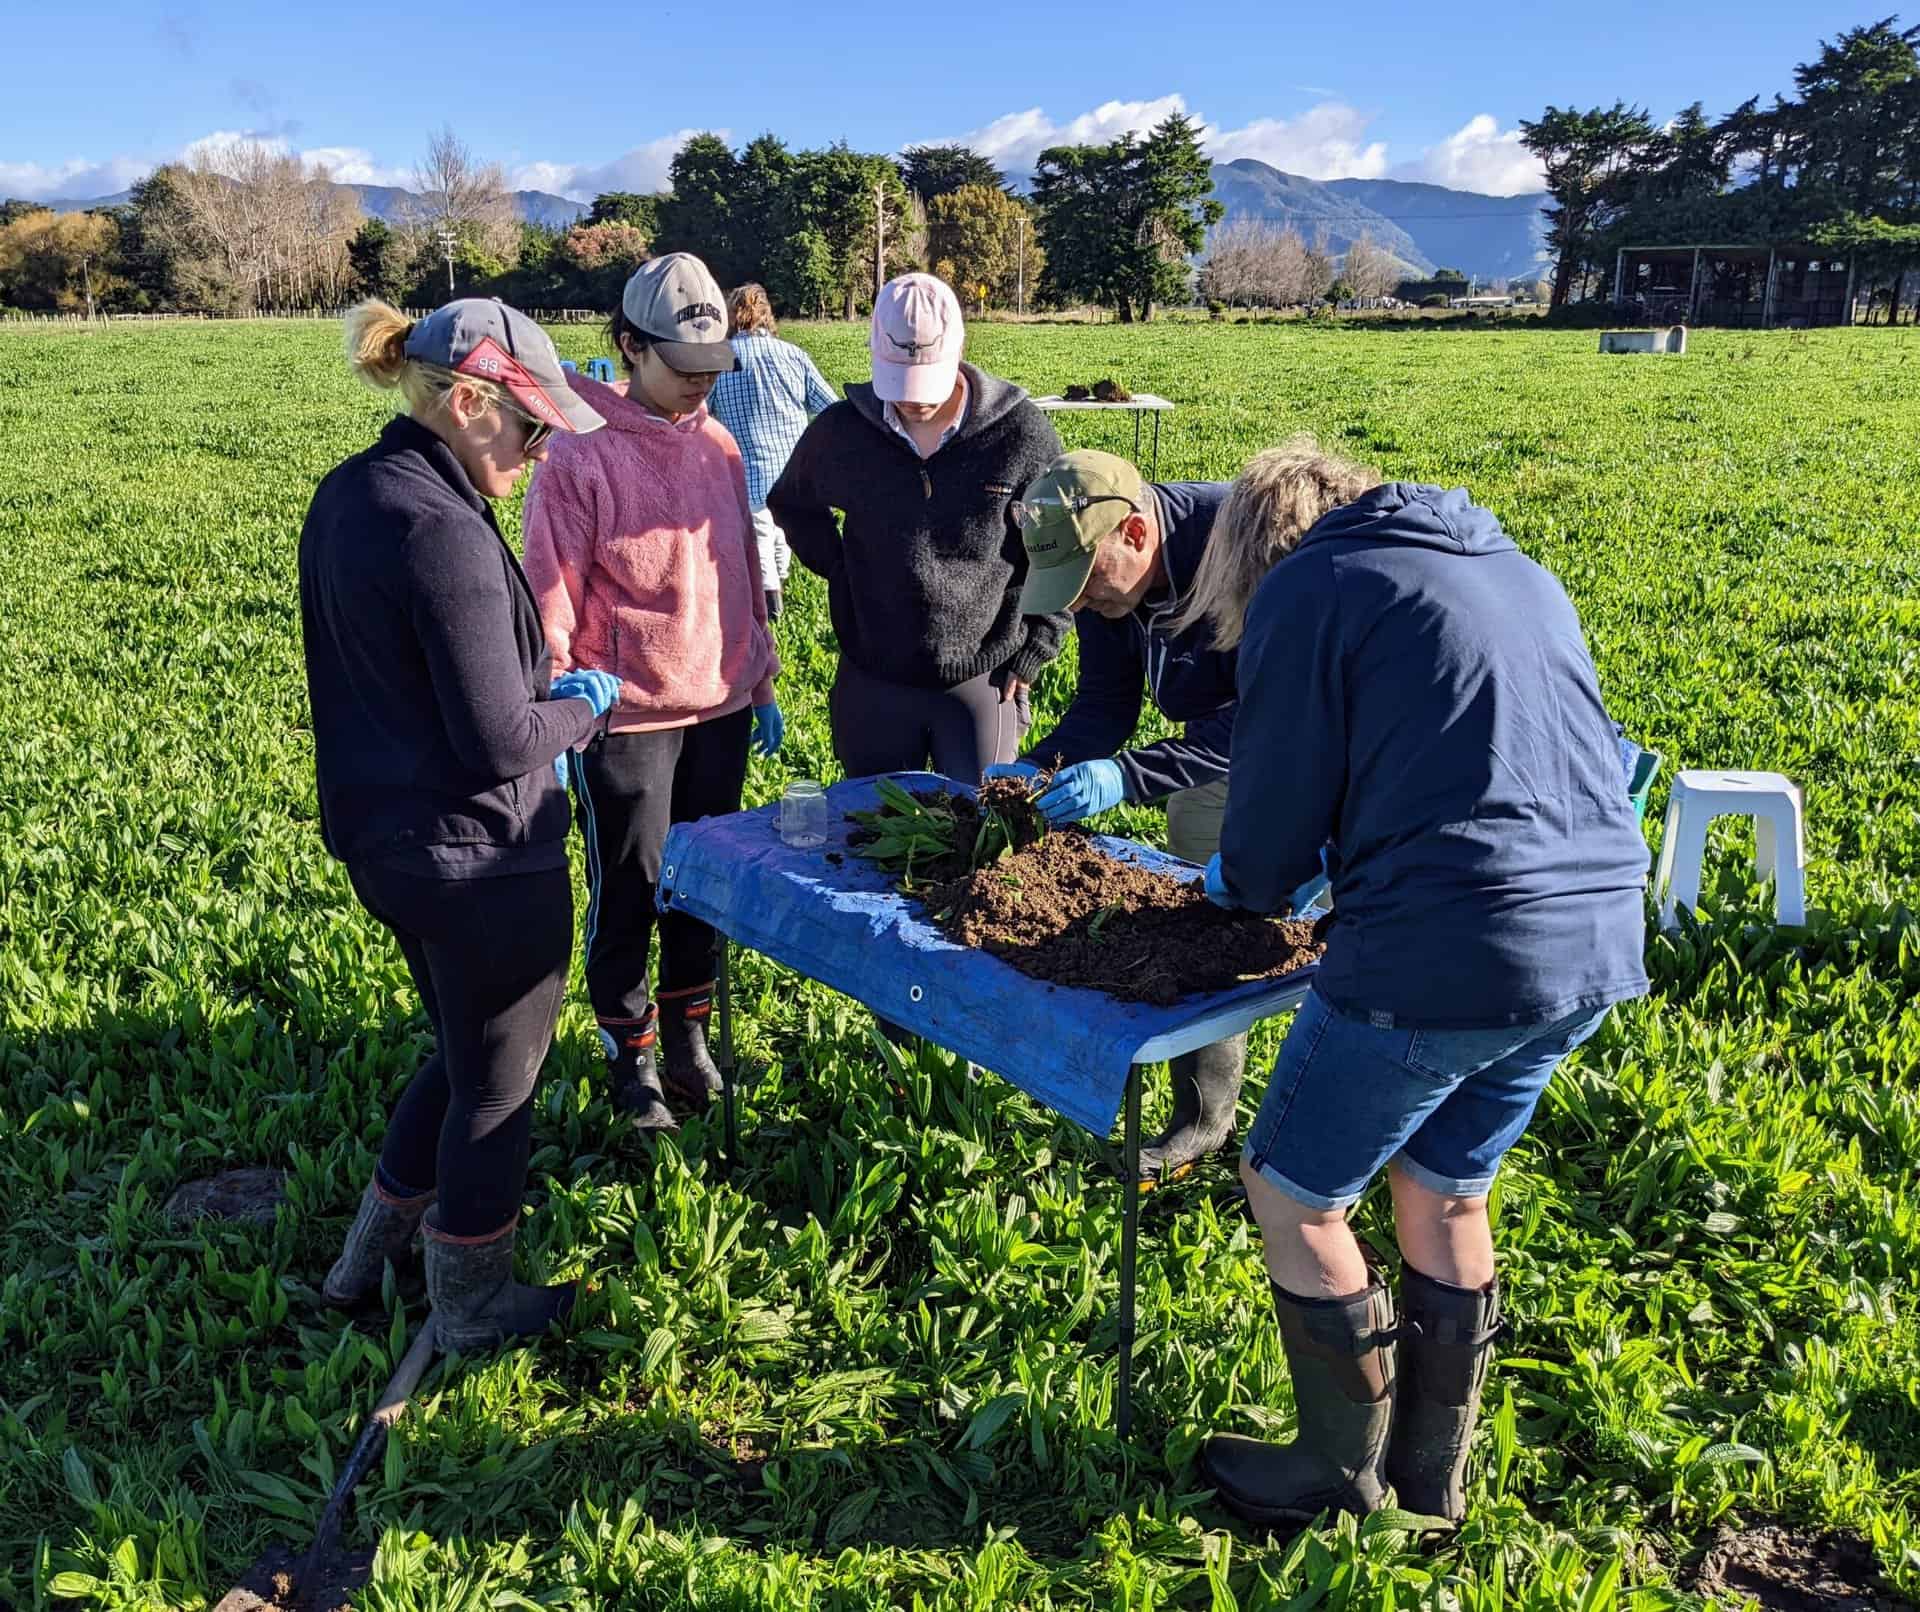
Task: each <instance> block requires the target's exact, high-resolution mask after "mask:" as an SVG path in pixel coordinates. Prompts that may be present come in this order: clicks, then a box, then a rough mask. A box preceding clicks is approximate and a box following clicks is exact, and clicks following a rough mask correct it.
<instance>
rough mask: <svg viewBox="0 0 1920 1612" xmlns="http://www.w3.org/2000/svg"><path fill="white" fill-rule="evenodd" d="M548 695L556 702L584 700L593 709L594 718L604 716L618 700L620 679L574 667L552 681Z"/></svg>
mask: <svg viewBox="0 0 1920 1612" xmlns="http://www.w3.org/2000/svg"><path fill="white" fill-rule="evenodd" d="M549 695H550V697H551V698H553V699H556V700H585V701H586V702H587V704H589V705H591V706H592V707H593V714H594V715H595V716H605V715H606V714H607V712H609V711H611V710H612V709H613V702H614V701H615V700H617V699H619V698H620V679H619V678H617V677H615V676H614V675H613V674H612V673H611V672H596V671H592V670H589V669H588V668H587V667H584V666H581V667H576V668H575V669H574V670H573V671H571V672H562V673H561V674H560V675H559V676H558V677H556V678H555V679H554V680H553V687H552V688H551V689H550V690H549Z"/></svg>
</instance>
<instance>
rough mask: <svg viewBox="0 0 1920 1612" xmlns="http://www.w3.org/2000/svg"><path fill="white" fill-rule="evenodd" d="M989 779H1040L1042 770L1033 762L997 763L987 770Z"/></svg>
mask: <svg viewBox="0 0 1920 1612" xmlns="http://www.w3.org/2000/svg"><path fill="white" fill-rule="evenodd" d="M986 776H987V777H989V778H1038V777H1039V776H1040V769H1039V768H1038V767H1036V766H1035V765H1034V764H1033V763H1032V762H1031V761H996V762H995V763H994V764H993V765H992V766H991V767H989V768H987V771H986Z"/></svg>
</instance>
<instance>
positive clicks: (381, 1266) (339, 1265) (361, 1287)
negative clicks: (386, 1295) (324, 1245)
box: [320, 1177, 433, 1310]
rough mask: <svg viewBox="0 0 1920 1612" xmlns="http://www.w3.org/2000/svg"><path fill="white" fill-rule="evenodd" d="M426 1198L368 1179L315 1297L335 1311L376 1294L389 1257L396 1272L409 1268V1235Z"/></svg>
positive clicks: (415, 1229) (428, 1199)
mask: <svg viewBox="0 0 1920 1612" xmlns="http://www.w3.org/2000/svg"><path fill="white" fill-rule="evenodd" d="M432 1202H433V1194H432V1193H431V1192H422V1193H418V1194H416V1195H414V1196H412V1197H406V1198H402V1197H398V1196H396V1195H395V1194H393V1193H391V1192H388V1191H387V1190H386V1189H385V1188H384V1187H382V1186H381V1185H380V1182H379V1180H378V1178H377V1177H376V1178H375V1179H374V1180H372V1181H369V1182H368V1183H367V1190H366V1191H365V1192H363V1193H361V1194H360V1212H359V1214H357V1215H355V1216H354V1217H353V1225H352V1227H351V1228H350V1229H349V1230H348V1232H347V1244H346V1247H345V1248H343V1249H342V1250H341V1252H340V1257H339V1258H338V1259H337V1260H335V1261H334V1262H333V1269H332V1270H330V1271H328V1272H327V1279H326V1281H325V1282H323V1283H322V1284H321V1287H320V1294H321V1297H323V1298H324V1299H325V1300H326V1301H327V1303H329V1304H331V1305H333V1306H334V1308H336V1309H341V1310H351V1309H355V1308H357V1307H359V1306H360V1305H363V1304H367V1303H370V1302H372V1301H373V1300H375V1299H377V1298H379V1296H380V1283H381V1279H382V1277H383V1276H384V1275H385V1273H386V1268H387V1264H388V1262H389V1261H391V1262H392V1264H393V1268H394V1270H395V1271H396V1272H401V1271H405V1270H408V1269H410V1268H412V1266H413V1263H414V1258H413V1239H414V1236H415V1235H416V1234H417V1233H418V1232H419V1230H420V1217H421V1216H422V1215H424V1214H425V1213H426V1212H427V1208H428V1206H429V1205H430V1204H431V1203H432Z"/></svg>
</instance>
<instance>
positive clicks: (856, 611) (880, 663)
mask: <svg viewBox="0 0 1920 1612" xmlns="http://www.w3.org/2000/svg"><path fill="white" fill-rule="evenodd" d="M961 368H962V372H963V373H964V374H965V375H966V378H967V386H968V389H969V393H968V406H967V417H966V419H965V420H964V421H963V422H962V424H961V427H960V430H959V431H958V432H957V433H956V434H955V436H954V437H953V439H952V440H951V441H950V442H948V443H947V444H946V446H944V447H943V448H941V449H939V450H938V451H937V452H936V453H934V454H933V455H932V457H930V458H927V459H922V458H921V457H920V456H919V454H917V453H916V452H915V451H914V449H913V445H912V444H911V443H909V442H908V441H907V440H906V439H905V438H904V437H902V436H900V435H899V434H898V433H897V432H896V431H894V430H893V428H892V427H891V426H889V425H888V424H887V422H886V417H885V416H884V414H883V413H882V412H881V410H882V407H883V405H882V404H881V402H880V400H879V399H878V398H876V397H875V396H874V395H873V388H872V386H870V385H867V384H865V383H858V384H855V385H853V386H849V387H848V388H847V395H846V397H845V398H844V399H843V400H842V401H840V402H838V403H835V404H834V405H833V406H832V407H831V408H829V409H826V410H825V411H823V412H822V413H820V414H818V415H816V416H815V417H814V420H813V423H812V424H810V425H809V426H808V427H807V429H806V431H805V433H804V434H803V435H802V436H801V438H800V442H799V445H798V446H797V447H795V449H794V450H793V456H792V457H791V458H790V459H788V461H787V468H786V469H785V471H783V472H782V473H781V476H780V479H779V481H778V482H777V483H776V484H775V485H774V488H773V491H772V492H770V493H769V494H768V495H767V508H768V509H769V510H770V511H771V512H772V514H773V518H774V519H775V520H776V521H777V522H779V524H780V527H781V529H782V530H783V531H784V532H785V533H786V534H787V542H788V543H789V544H790V545H791V546H792V548H793V552H794V553H795V554H796V555H797V556H798V557H799V559H800V563H801V564H802V565H804V566H805V567H806V568H807V569H808V570H809V571H813V572H815V573H817V574H818V575H820V576H823V577H825V578H826V580H827V597H828V602H829V605H830V607H831V609H832V613H833V630H834V633H835V634H836V635H837V637H838V638H839V640H840V653H841V654H843V655H845V656H846V657H847V658H848V659H849V660H851V661H852V662H853V663H854V664H855V665H856V666H858V667H859V668H860V669H861V670H862V671H863V672H866V673H868V674H869V675H870V676H873V677H880V678H885V679H886V680H887V681H889V682H893V683H904V684H907V685H908V686H910V687H913V688H952V687H954V686H955V685H956V684H959V683H964V682H966V681H967V680H968V679H969V678H974V677H978V676H980V675H981V674H982V673H983V672H993V673H998V674H1006V675H1010V676H1013V677H1017V678H1019V679H1020V680H1021V681H1022V682H1031V681H1032V680H1033V678H1034V677H1035V676H1036V675H1037V674H1038V673H1039V671H1040V668H1041V667H1043V666H1045V665H1046V664H1047V662H1049V661H1050V660H1052V659H1053V658H1054V657H1055V656H1056V655H1058V654H1059V653H1060V646H1061V645H1062V643H1063V642H1064V641H1065V638H1066V633H1067V629H1068V627H1069V625H1070V623H1071V618H1070V617H1069V616H1067V615H1065V614H1061V615H1057V616H1022V615H1021V614H1020V585H1021V583H1022V582H1023V581H1025V579H1026V574H1027V555H1026V549H1025V548H1024V547H1023V546H1022V544H1021V541H1020V529H1019V528H1018V527H1017V526H1015V525H1014V523H1013V521H1012V519H1011V518H1010V517H1009V516H1008V513H1007V506H1008V505H1009V504H1011V503H1012V502H1013V500H1014V499H1016V498H1018V497H1019V496H1020V489H1021V488H1022V487H1024V486H1025V485H1026V484H1027V482H1028V481H1029V480H1031V479H1032V478H1033V477H1034V476H1037V475H1038V474H1039V473H1040V472H1041V471H1042V470H1044V469H1045V468H1046V467H1047V465H1048V463H1049V462H1050V461H1051V460H1052V459H1053V457H1054V456H1055V455H1056V454H1058V453H1059V452H1060V438H1059V436H1058V435H1057V434H1056V433H1055V431H1054V429H1053V425H1052V422H1051V421H1049V420H1048V419H1047V417H1046V415H1044V414H1043V413H1041V412H1040V410H1039V409H1038V408H1036V407H1035V406H1034V405H1033V404H1032V403H1031V402H1030V401H1028V398H1027V394H1026V393H1025V392H1023V391H1022V390H1021V389H1020V388H1019V387H1017V386H1014V385H1012V384H1011V383H1010V382H1007V381H1003V380H1000V379H998V378H996V377H995V376H992V375H986V374H983V373H982V372H981V371H980V370H978V369H975V368H974V367H973V365H971V364H964V365H962V366H961ZM835 511H838V512H839V514H840V517H841V519H840V520H839V521H838V522H836V521H835V519H834V513H835Z"/></svg>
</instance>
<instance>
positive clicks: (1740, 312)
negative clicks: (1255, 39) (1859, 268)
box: [1613, 242, 1854, 330]
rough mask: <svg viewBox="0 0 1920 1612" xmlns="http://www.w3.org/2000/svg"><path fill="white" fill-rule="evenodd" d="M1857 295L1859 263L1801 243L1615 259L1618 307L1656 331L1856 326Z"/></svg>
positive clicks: (1635, 252)
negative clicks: (1633, 309)
mask: <svg viewBox="0 0 1920 1612" xmlns="http://www.w3.org/2000/svg"><path fill="white" fill-rule="evenodd" d="M1853 290H1854V265H1853V261H1852V259H1850V258H1848V259H1841V258H1836V257H1833V256H1831V255H1830V254H1827V253H1823V252H1822V251H1821V250H1820V249H1819V248H1817V247H1812V246H1807V245H1804V244H1800V243H1788V242H1782V243H1779V244H1775V245H1770V246H1705V245H1698V246H1627V247H1622V248H1621V249H1620V252H1619V254H1618V255H1617V256H1616V258H1615V259H1614V269H1613V300H1614V301H1615V302H1616V303H1620V304H1626V305H1637V306H1638V307H1640V308H1641V309H1642V310H1644V312H1645V316H1646V318H1647V319H1648V320H1649V321H1650V322H1651V323H1653V324H1671V323H1682V324H1689V325H1731V326H1734V327H1736V328H1741V327H1745V328H1751V329H1761V330H1765V329H1769V328H1771V327H1772V326H1775V325H1792V326H1797V327H1801V328H1806V327H1810V326H1813V325H1850V324H1852V323H1853Z"/></svg>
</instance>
